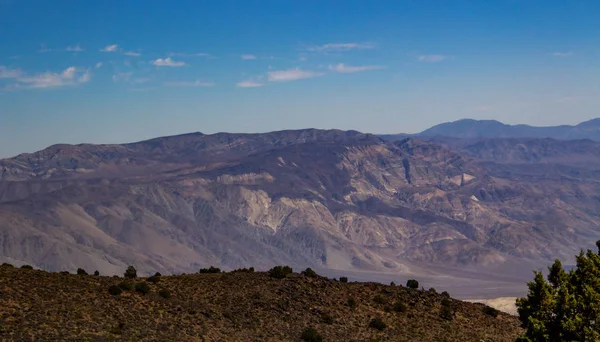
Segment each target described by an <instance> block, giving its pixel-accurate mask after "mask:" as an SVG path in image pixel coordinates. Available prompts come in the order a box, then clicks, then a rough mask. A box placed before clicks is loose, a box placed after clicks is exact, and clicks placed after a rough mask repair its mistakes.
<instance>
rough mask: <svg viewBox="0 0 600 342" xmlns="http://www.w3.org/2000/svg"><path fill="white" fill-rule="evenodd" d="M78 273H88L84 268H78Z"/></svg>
mask: <svg viewBox="0 0 600 342" xmlns="http://www.w3.org/2000/svg"><path fill="white" fill-rule="evenodd" d="M77 274H79V275H88V273H87V272H86V271H85V270H84V269H83V268H78V269H77Z"/></svg>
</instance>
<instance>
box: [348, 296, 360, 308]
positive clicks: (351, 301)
mask: <svg viewBox="0 0 600 342" xmlns="http://www.w3.org/2000/svg"><path fill="white" fill-rule="evenodd" d="M346 304H347V305H348V307H349V308H351V309H354V308H356V307H357V306H358V303H357V302H356V299H354V298H352V297H350V298H348V302H346Z"/></svg>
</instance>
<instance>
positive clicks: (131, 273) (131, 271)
mask: <svg viewBox="0 0 600 342" xmlns="http://www.w3.org/2000/svg"><path fill="white" fill-rule="evenodd" d="M124 276H125V278H137V270H136V269H135V267H133V266H129V267H127V270H126V271H125V274H124Z"/></svg>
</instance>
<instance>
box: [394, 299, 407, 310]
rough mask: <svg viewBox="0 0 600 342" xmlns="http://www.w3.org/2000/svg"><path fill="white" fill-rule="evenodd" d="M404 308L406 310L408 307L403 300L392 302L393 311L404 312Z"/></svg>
mask: <svg viewBox="0 0 600 342" xmlns="http://www.w3.org/2000/svg"><path fill="white" fill-rule="evenodd" d="M406 310H408V307H407V306H406V304H404V302H401V301H397V302H396V303H394V311H396V312H406Z"/></svg>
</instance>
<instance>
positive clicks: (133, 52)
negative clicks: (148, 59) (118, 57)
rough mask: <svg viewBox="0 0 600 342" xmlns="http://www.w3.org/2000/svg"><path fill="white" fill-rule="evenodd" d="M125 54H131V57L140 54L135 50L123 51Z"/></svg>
mask: <svg viewBox="0 0 600 342" xmlns="http://www.w3.org/2000/svg"><path fill="white" fill-rule="evenodd" d="M123 54H124V55H125V56H133V57H138V56H141V55H142V54H141V53H139V52H135V51H127V52H124V53H123Z"/></svg>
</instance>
